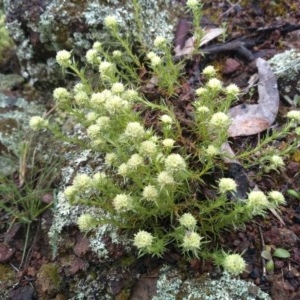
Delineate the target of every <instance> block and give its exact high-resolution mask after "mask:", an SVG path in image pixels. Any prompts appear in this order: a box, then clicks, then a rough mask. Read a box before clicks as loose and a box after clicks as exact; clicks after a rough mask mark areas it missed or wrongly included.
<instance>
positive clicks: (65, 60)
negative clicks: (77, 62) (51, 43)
mask: <svg viewBox="0 0 300 300" xmlns="http://www.w3.org/2000/svg"><path fill="white" fill-rule="evenodd" d="M56 61H57V63H58V64H59V65H60V66H62V67H63V68H67V67H69V66H70V65H71V52H69V51H67V50H60V51H58V52H57V54H56Z"/></svg>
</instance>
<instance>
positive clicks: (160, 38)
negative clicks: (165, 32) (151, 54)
mask: <svg viewBox="0 0 300 300" xmlns="http://www.w3.org/2000/svg"><path fill="white" fill-rule="evenodd" d="M166 43H167V40H166V39H165V38H164V37H163V36H157V37H156V38H155V40H154V46H155V47H158V48H159V47H164V46H165V45H166Z"/></svg>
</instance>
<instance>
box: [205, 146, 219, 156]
mask: <svg viewBox="0 0 300 300" xmlns="http://www.w3.org/2000/svg"><path fill="white" fill-rule="evenodd" d="M206 153H207V155H209V156H216V155H218V154H220V149H218V148H217V147H215V146H214V145H209V146H208V147H207V148H206Z"/></svg>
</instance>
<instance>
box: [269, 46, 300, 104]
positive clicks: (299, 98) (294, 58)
mask: <svg viewBox="0 0 300 300" xmlns="http://www.w3.org/2000/svg"><path fill="white" fill-rule="evenodd" d="M269 63H270V66H271V68H272V70H273V72H274V73H275V75H276V76H277V78H278V82H279V91H280V93H281V95H282V96H283V97H284V98H285V99H286V100H287V101H288V102H289V103H290V104H291V105H299V104H300V80H299V75H300V52H299V51H297V50H295V49H291V50H286V51H284V52H283V53H280V54H276V55H275V56H273V57H272V58H271V59H270V60H269Z"/></svg>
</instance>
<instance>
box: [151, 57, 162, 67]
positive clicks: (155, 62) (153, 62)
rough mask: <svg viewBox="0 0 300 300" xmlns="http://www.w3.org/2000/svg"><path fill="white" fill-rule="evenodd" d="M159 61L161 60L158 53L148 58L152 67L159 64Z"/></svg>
mask: <svg viewBox="0 0 300 300" xmlns="http://www.w3.org/2000/svg"><path fill="white" fill-rule="evenodd" d="M161 62H162V60H161V58H160V57H159V56H158V55H155V56H153V57H152V58H151V59H150V64H151V66H152V67H156V66H158V65H160V64H161Z"/></svg>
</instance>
